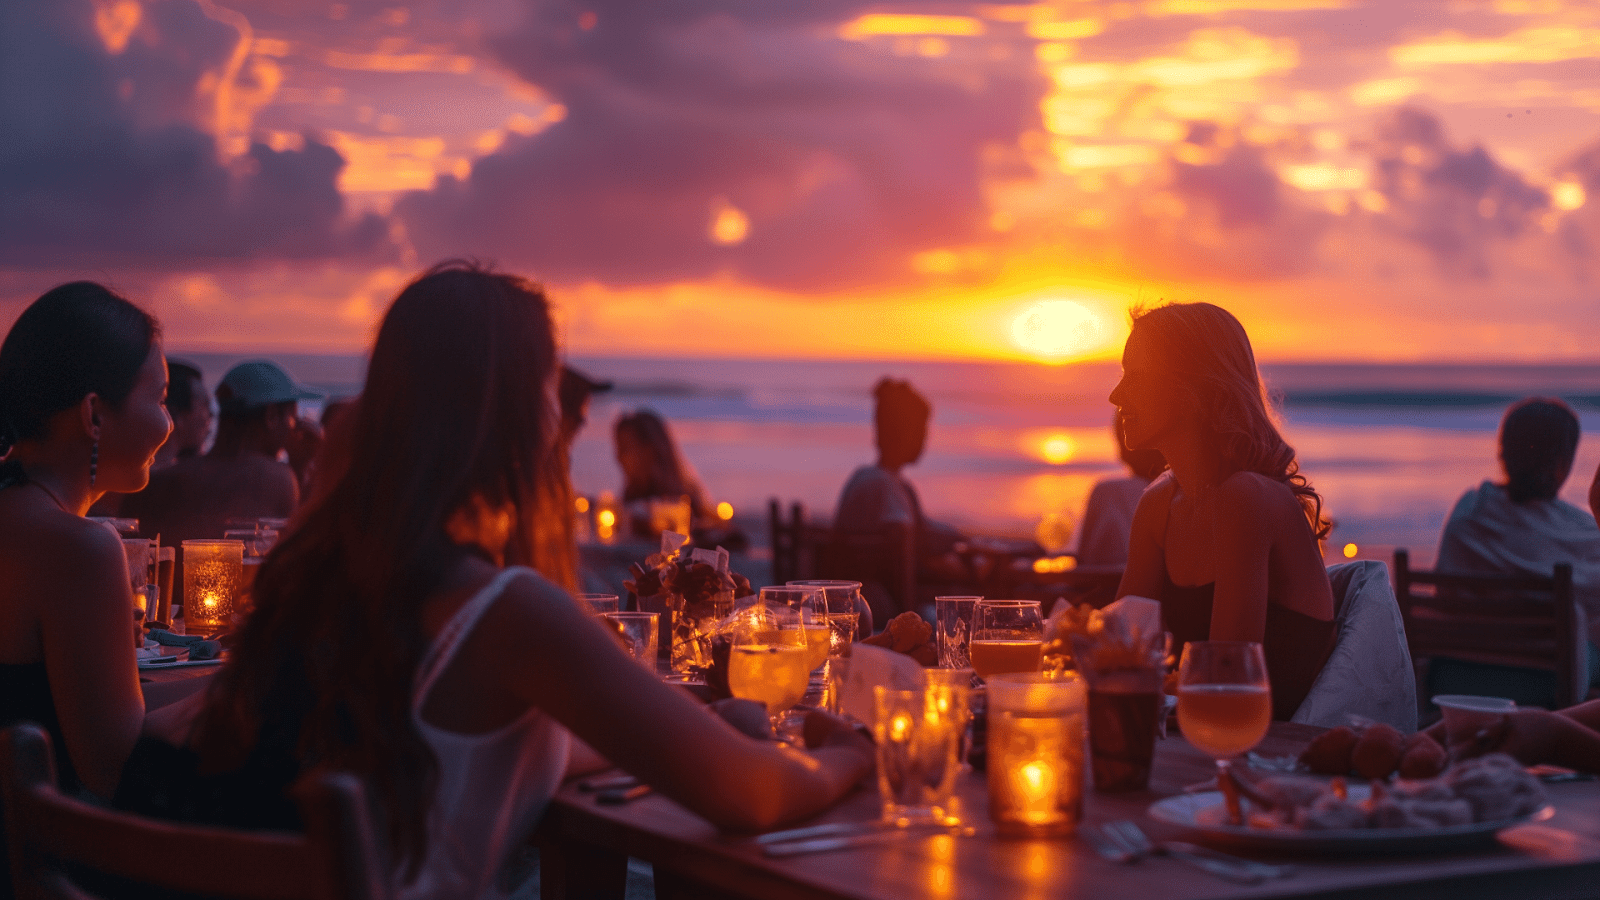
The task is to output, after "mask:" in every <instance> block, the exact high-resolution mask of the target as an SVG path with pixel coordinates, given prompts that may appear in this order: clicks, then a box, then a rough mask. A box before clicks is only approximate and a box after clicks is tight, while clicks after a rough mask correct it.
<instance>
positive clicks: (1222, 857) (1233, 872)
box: [1104, 819, 1294, 884]
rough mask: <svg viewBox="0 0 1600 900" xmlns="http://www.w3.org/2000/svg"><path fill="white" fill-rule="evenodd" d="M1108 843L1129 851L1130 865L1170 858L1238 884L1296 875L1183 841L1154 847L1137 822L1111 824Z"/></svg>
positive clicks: (1286, 868) (1286, 869)
mask: <svg viewBox="0 0 1600 900" xmlns="http://www.w3.org/2000/svg"><path fill="white" fill-rule="evenodd" d="M1104 832H1105V836H1106V838H1107V839H1109V840H1111V841H1113V842H1115V843H1116V844H1118V845H1119V846H1121V847H1123V848H1124V849H1126V850H1127V851H1128V854H1129V856H1130V859H1129V860H1128V861H1129V862H1138V861H1139V860H1140V859H1143V858H1144V857H1146V856H1150V855H1161V856H1170V857H1172V858H1173V859H1176V860H1181V861H1183V862H1186V863H1188V864H1190V865H1192V866H1196V867H1198V868H1200V869H1203V870H1205V871H1207V872H1210V873H1211V874H1213V875H1216V876H1217V877H1219V878H1226V879H1228V880H1229V881H1237V882H1240V883H1242V884H1257V883H1259V882H1261V881H1263V880H1265V879H1267V878H1285V877H1288V876H1289V875H1292V874H1294V867H1293V866H1274V865H1268V864H1267V863H1259V862H1255V861H1254V860H1248V859H1240V858H1239V857H1237V856H1229V855H1228V854H1226V853H1219V852H1217V851H1216V850H1212V849H1210V848H1209V847H1201V846H1199V845H1197V844H1189V843H1185V842H1183V841H1161V842H1159V843H1152V842H1151V840H1150V838H1149V837H1147V836H1146V835H1145V833H1144V831H1143V830H1142V829H1141V828H1139V826H1138V825H1136V824H1135V823H1133V822H1130V821H1128V820H1126V819H1123V820H1120V821H1116V822H1108V823H1107V824H1106V825H1105V828H1104Z"/></svg>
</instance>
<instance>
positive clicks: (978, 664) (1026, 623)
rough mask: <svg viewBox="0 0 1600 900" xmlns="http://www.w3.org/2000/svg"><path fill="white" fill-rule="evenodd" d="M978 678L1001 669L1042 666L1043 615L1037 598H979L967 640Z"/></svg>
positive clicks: (968, 652)
mask: <svg viewBox="0 0 1600 900" xmlns="http://www.w3.org/2000/svg"><path fill="white" fill-rule="evenodd" d="M967 655H968V658H969V659H970V660H971V661H972V670H973V671H974V672H976V673H977V675H978V677H979V678H984V679H987V678H988V677H989V676H990V675H997V674H999V673H1001V672H1038V671H1039V670H1040V669H1041V668H1043V666H1044V616H1043V615H1041V614H1040V612H1039V601H1037V600H988V599H984V600H979V601H978V603H977V604H976V605H975V606H974V607H973V608H972V640H970V641H969V642H968V643H967Z"/></svg>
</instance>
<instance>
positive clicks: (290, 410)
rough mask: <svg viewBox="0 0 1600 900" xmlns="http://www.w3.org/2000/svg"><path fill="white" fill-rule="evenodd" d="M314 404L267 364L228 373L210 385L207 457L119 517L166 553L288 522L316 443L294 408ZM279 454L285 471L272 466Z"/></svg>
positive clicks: (126, 506)
mask: <svg viewBox="0 0 1600 900" xmlns="http://www.w3.org/2000/svg"><path fill="white" fill-rule="evenodd" d="M321 396H322V395H321V394H319V393H317V392H316V391H312V390H310V389H308V388H305V387H302V386H300V385H298V384H296V383H295V382H294V380H293V379H292V378H290V377H289V374H288V373H287V372H285V371H284V370H283V369H282V368H280V367H278V366H277V365H276V364H274V363H270V362H266V361H264V360H258V361H253V362H243V363H240V364H238V365H237V366H234V367H233V368H232V369H229V370H228V374H226V375H224V376H223V378H222V382H221V383H220V384H218V385H217V403H218V408H219V409H220V411H221V415H220V416H219V417H218V420H217V438H216V441H215V442H214V443H213V444H212V447H211V450H210V452H208V453H206V455H204V456H194V457H190V458H188V459H180V460H178V461H177V462H176V463H174V464H173V465H171V466H169V467H168V468H166V469H163V470H161V471H159V472H156V473H154V474H153V475H152V476H151V478H150V485H149V486H148V487H146V488H145V489H144V490H142V491H140V492H139V493H137V494H130V495H128V496H127V498H126V499H124V500H123V503H122V509H121V513H122V515H124V516H128V517H131V518H137V519H138V520H139V522H140V527H141V530H142V531H143V532H144V533H146V534H150V535H156V534H159V535H161V543H163V544H166V545H171V546H177V545H178V544H179V543H180V542H182V541H185V540H190V539H195V538H220V537H222V532H223V531H224V530H225V529H226V527H227V522H228V520H229V519H257V518H280V519H286V518H289V517H290V516H291V515H293V514H294V511H295V508H296V507H297V506H298V505H299V502H300V484H301V478H300V476H301V473H303V472H308V471H309V470H310V468H311V466H310V463H311V460H312V458H313V457H314V456H315V454H316V450H317V447H318V446H319V445H320V443H321V431H320V430H319V429H317V427H316V426H315V425H314V424H312V423H310V422H304V421H302V420H301V419H300V418H299V415H298V414H297V411H296V409H297V405H298V403H299V401H301V400H310V399H316V398H319V397H321ZM283 453H286V454H287V456H288V459H289V464H285V463H283V462H282V461H280V460H279V458H278V457H279V454H283Z"/></svg>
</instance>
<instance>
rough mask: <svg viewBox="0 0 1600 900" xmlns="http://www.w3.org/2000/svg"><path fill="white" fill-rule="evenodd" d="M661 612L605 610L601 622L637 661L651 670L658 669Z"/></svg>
mask: <svg viewBox="0 0 1600 900" xmlns="http://www.w3.org/2000/svg"><path fill="white" fill-rule="evenodd" d="M660 620H661V614H660V613H653V612H603V613H600V622H601V624H603V625H605V626H606V628H607V629H608V630H610V631H611V632H612V633H613V634H615V635H616V636H617V639H618V640H619V641H620V642H621V643H622V649H623V650H624V651H626V652H627V654H628V655H629V656H630V657H632V658H633V659H634V660H635V661H636V662H638V663H639V664H640V665H642V666H644V667H645V668H647V669H649V670H650V671H652V672H654V671H655V670H656V652H657V647H659V646H660V644H659V641H660V639H661V638H660V633H661V632H660V624H659V623H660Z"/></svg>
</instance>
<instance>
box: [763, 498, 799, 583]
mask: <svg viewBox="0 0 1600 900" xmlns="http://www.w3.org/2000/svg"><path fill="white" fill-rule="evenodd" d="M767 525H768V528H769V530H770V532H771V534H772V583H773V584H788V583H789V582H791V581H796V580H798V579H801V578H805V577H807V576H806V575H804V574H802V573H803V572H805V571H806V568H805V566H804V564H803V563H802V559H801V558H802V556H803V555H804V553H805V551H806V549H807V548H806V547H805V527H806V508H805V507H804V506H802V505H801V504H800V503H798V502H797V503H791V504H789V516H788V518H787V519H786V518H784V515H783V504H782V503H780V502H778V498H777V497H772V498H770V499H768V500H767Z"/></svg>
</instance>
